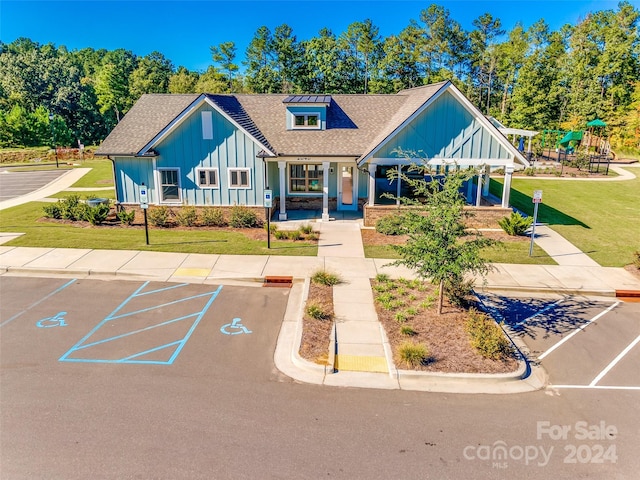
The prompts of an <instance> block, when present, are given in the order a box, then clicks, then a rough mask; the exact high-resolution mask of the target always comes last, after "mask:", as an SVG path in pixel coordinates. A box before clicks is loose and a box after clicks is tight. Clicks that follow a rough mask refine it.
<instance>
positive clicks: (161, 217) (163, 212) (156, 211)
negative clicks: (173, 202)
mask: <svg viewBox="0 0 640 480" xmlns="http://www.w3.org/2000/svg"><path fill="white" fill-rule="evenodd" d="M170 215H171V210H169V208H168V207H165V206H164V205H161V206H159V207H153V208H149V209H148V210H147V218H148V220H149V223H150V224H151V225H153V226H154V227H167V226H168V225H169V217H170Z"/></svg>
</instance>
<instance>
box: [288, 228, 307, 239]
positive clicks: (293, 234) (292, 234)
mask: <svg viewBox="0 0 640 480" xmlns="http://www.w3.org/2000/svg"><path fill="white" fill-rule="evenodd" d="M287 234H288V235H287V237H288V238H289V240H302V239H303V236H302V232H300V230H289V232H287Z"/></svg>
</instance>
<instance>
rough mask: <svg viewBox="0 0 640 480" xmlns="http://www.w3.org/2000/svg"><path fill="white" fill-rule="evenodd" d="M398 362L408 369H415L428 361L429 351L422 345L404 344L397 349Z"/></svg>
mask: <svg viewBox="0 0 640 480" xmlns="http://www.w3.org/2000/svg"><path fill="white" fill-rule="evenodd" d="M398 354H399V355H400V360H401V361H402V362H403V363H404V364H405V365H407V366H408V367H411V368H415V367H418V366H420V365H423V364H424V363H426V362H427V361H428V360H429V349H428V348H427V346H426V345H424V344H422V343H414V342H405V343H403V344H402V345H400V348H399V349H398Z"/></svg>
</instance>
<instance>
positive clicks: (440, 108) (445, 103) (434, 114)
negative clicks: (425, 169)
mask: <svg viewBox="0 0 640 480" xmlns="http://www.w3.org/2000/svg"><path fill="white" fill-rule="evenodd" d="M399 150H402V151H403V152H405V153H409V152H410V154H413V153H415V154H416V156H417V157H420V158H429V159H430V158H454V159H460V160H461V162H463V160H464V159H487V160H489V159H510V158H512V155H511V154H510V153H509V152H508V151H507V149H506V148H505V147H504V146H503V145H502V144H501V143H500V142H499V140H498V139H497V138H496V137H495V136H494V135H492V134H491V133H490V132H489V130H488V129H487V128H486V127H485V126H484V125H483V124H482V123H481V122H480V121H479V120H478V119H476V118H475V117H474V116H473V115H472V114H471V113H470V112H469V111H468V110H467V109H466V108H464V106H463V105H462V103H460V101H458V100H457V99H456V98H455V97H454V96H453V95H452V94H451V93H449V92H444V93H443V94H442V95H441V96H439V97H438V98H437V99H436V100H435V101H434V102H433V103H432V104H431V105H429V106H428V107H427V108H426V109H425V110H424V111H423V112H421V113H420V114H419V115H418V116H417V117H416V118H414V119H413V120H412V121H411V122H410V123H409V124H408V125H406V127H405V128H404V129H403V130H402V131H400V132H399V133H398V134H397V135H396V136H395V137H393V138H392V139H391V140H390V141H389V142H388V143H387V144H386V145H385V146H384V147H383V148H382V149H381V150H380V151H378V152H377V153H376V157H378V158H398V157H400V156H402V155H401V154H400V153H399Z"/></svg>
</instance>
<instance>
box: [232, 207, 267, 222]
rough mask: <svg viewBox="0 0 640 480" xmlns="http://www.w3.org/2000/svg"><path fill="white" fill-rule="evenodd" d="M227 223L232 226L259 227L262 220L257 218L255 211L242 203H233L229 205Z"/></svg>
mask: <svg viewBox="0 0 640 480" xmlns="http://www.w3.org/2000/svg"><path fill="white" fill-rule="evenodd" d="M229 225H231V226H232V227H234V228H254V227H260V226H261V225H262V222H260V221H259V220H258V216H257V215H256V212H254V211H253V210H250V209H249V208H247V207H245V206H244V205H234V206H233V207H231V216H230V218H229Z"/></svg>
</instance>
